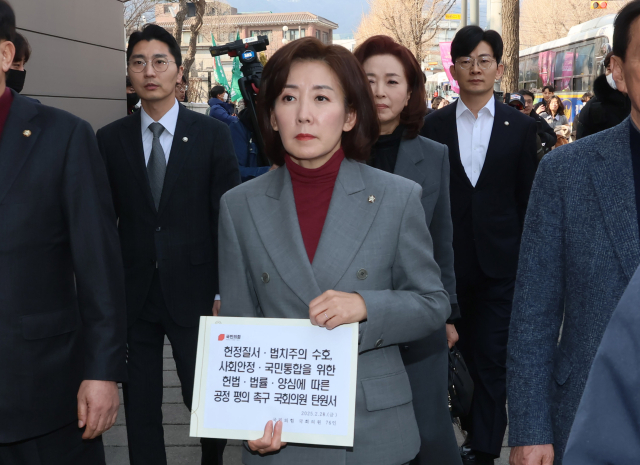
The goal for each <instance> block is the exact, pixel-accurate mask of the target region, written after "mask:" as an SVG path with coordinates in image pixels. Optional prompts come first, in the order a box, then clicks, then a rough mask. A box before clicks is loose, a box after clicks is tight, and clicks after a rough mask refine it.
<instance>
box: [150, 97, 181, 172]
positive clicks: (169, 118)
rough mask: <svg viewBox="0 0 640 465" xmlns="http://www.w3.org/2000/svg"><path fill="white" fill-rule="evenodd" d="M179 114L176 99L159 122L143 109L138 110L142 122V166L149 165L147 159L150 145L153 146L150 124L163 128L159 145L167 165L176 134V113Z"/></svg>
mask: <svg viewBox="0 0 640 465" xmlns="http://www.w3.org/2000/svg"><path fill="white" fill-rule="evenodd" d="M179 112H180V104H179V103H178V100H177V99H176V101H175V103H174V104H173V106H172V107H171V110H169V111H168V112H166V113H165V114H164V116H163V117H162V118H160V121H155V120H154V119H153V118H151V116H149V115H148V114H147V112H145V111H144V108H140V117H141V121H142V128H141V129H142V149H143V150H144V164H145V165H147V164H148V163H149V157H150V156H151V145H152V144H153V133H152V132H151V129H149V125H150V124H151V123H155V122H157V123H160V124H162V126H164V131H162V134H160V145H162V150H163V151H164V159H165V160H166V161H167V164H169V155H170V154H171V144H173V136H174V134H175V133H176V124H178V113H179Z"/></svg>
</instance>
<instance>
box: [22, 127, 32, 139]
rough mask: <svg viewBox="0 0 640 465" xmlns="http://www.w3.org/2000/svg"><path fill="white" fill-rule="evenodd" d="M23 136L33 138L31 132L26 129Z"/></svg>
mask: <svg viewBox="0 0 640 465" xmlns="http://www.w3.org/2000/svg"><path fill="white" fill-rule="evenodd" d="M22 135H23V136H24V137H31V131H29V130H28V129H25V130H24V131H22Z"/></svg>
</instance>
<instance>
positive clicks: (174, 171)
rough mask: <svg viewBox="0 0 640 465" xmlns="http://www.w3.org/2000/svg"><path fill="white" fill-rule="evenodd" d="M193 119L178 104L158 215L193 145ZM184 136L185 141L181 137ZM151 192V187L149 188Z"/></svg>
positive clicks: (160, 213)
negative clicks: (176, 119)
mask: <svg viewBox="0 0 640 465" xmlns="http://www.w3.org/2000/svg"><path fill="white" fill-rule="evenodd" d="M193 123H195V119H194V118H193V116H192V115H191V114H190V112H189V110H187V109H186V108H185V107H184V106H183V105H180V112H179V113H178V122H177V124H176V131H175V134H174V135H173V142H172V144H171V154H170V155H169V163H168V164H167V171H166V173H165V175H164V185H163V186H162V195H161V196H160V206H159V208H158V215H162V212H163V211H164V209H165V207H166V206H167V202H168V201H169V197H170V196H171V192H172V191H173V187H174V186H175V184H176V181H177V180H178V177H179V176H180V172H181V171H182V167H183V165H184V162H185V160H186V159H187V155H188V154H189V152H190V151H191V148H192V147H194V146H195V143H196V136H197V131H196V127H195V126H194V125H193ZM185 137H186V139H187V142H185V141H184V140H183V139H184V138H185ZM149 192H151V189H149Z"/></svg>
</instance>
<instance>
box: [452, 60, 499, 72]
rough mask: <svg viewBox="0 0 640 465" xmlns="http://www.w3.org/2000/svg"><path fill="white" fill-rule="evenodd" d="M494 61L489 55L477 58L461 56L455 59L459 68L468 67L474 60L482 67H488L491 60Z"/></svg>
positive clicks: (491, 62)
mask: <svg viewBox="0 0 640 465" xmlns="http://www.w3.org/2000/svg"><path fill="white" fill-rule="evenodd" d="M494 61H496V60H495V59H493V58H491V57H480V58H478V59H474V58H471V57H462V58H460V59H458V60H456V63H457V64H458V65H459V66H460V68H461V69H465V70H466V69H469V68H471V67H472V66H473V64H474V62H475V63H477V64H478V66H479V67H480V68H482V69H485V70H486V69H489V68H491V65H492V64H493V62H494Z"/></svg>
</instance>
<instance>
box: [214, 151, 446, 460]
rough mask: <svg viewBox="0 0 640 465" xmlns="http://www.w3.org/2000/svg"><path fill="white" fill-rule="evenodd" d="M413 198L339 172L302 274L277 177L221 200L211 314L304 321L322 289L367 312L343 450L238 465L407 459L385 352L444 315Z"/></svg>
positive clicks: (288, 196)
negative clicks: (217, 304)
mask: <svg viewBox="0 0 640 465" xmlns="http://www.w3.org/2000/svg"><path fill="white" fill-rule="evenodd" d="M371 195H373V196H375V201H374V202H373V203H372V202H368V198H369V196H371ZM420 197H421V195H420V186H418V185H416V184H415V183H413V182H411V181H408V180H406V179H403V178H401V177H399V176H394V175H392V174H389V173H385V172H383V171H380V170H377V169H374V168H371V167H368V166H366V165H364V164H361V163H357V162H355V161H353V160H348V159H347V160H344V161H343V162H342V165H341V168H340V172H339V173H338V178H337V180H336V184H335V187H334V190H333V195H332V198H331V203H330V206H329V211H328V213H327V218H326V220H325V223H324V228H323V232H322V236H321V238H320V243H319V244H318V249H317V251H316V254H315V258H314V260H313V264H310V263H309V259H308V257H307V253H306V251H305V247H304V244H303V241H302V236H301V234H300V227H299V225H298V220H297V214H296V207H295V201H294V196H293V189H292V186H291V177H290V175H289V172H288V171H287V169H286V167H281V168H278V169H277V170H275V171H272V172H269V173H267V174H264V175H262V176H260V177H259V178H256V179H254V180H252V181H249V182H247V183H245V184H243V185H242V186H240V187H237V188H235V189H233V190H232V191H230V192H228V193H227V194H225V195H224V196H223V198H222V201H221V207H220V284H221V286H220V289H221V296H222V309H221V314H223V315H229V316H247V317H256V316H263V317H267V318H302V319H306V318H309V303H310V302H311V300H313V299H314V298H316V297H317V296H319V295H320V294H322V293H323V292H325V291H327V290H329V289H334V290H337V291H343V292H357V293H358V294H360V295H361V296H362V298H363V299H364V301H365V303H366V306H367V312H368V319H367V321H365V322H361V323H360V339H359V359H358V375H357V383H358V385H357V394H356V419H355V442H354V447H353V449H345V448H338V447H313V446H304V445H294V444H289V445H288V446H287V447H286V448H284V449H282V450H281V451H279V452H278V453H276V454H273V455H270V456H266V457H260V456H259V455H258V454H253V453H251V452H250V451H249V450H248V449H246V450H244V452H243V463H246V464H249V465H251V464H254V463H262V464H271V463H277V464H292V465H293V464H295V465H315V464H317V465H321V464H322V465H325V464H327V463H331V464H335V465H340V464H367V465H376V464H380V465H383V464H384V465H394V464H398V465H399V464H404V463H406V462H408V461H409V460H411V459H412V458H413V457H415V455H416V453H417V452H418V448H419V446H420V438H419V436H418V428H417V426H416V420H415V417H414V413H413V405H412V403H411V400H412V394H411V387H410V385H409V380H408V378H407V373H406V371H405V368H404V365H403V362H402V359H401V357H400V351H399V349H398V345H397V344H399V343H404V342H408V341H411V340H416V339H420V338H424V337H426V336H427V335H428V334H430V333H432V332H433V331H435V330H437V329H440V328H442V326H443V325H444V322H445V320H446V318H447V316H448V315H449V299H448V296H447V293H446V292H445V291H444V289H443V288H442V283H441V282H440V273H439V270H438V266H437V265H436V263H435V260H434V259H433V252H432V243H431V236H430V235H429V231H428V229H427V226H426V221H425V217H424V211H423V209H422V206H421V204H420ZM266 275H268V277H269V279H265V276H266ZM363 276H364V277H363ZM266 421H267V418H265V423H266Z"/></svg>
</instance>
